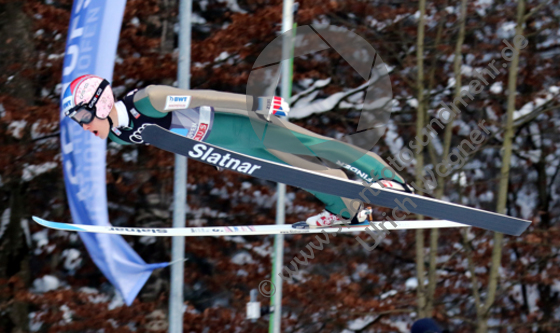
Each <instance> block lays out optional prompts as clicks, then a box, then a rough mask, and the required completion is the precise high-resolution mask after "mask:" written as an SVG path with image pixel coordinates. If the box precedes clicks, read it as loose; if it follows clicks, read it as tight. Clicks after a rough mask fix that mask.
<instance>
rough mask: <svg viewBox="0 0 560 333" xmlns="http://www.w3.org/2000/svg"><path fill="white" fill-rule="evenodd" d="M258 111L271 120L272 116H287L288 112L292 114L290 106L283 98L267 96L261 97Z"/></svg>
mask: <svg viewBox="0 0 560 333" xmlns="http://www.w3.org/2000/svg"><path fill="white" fill-rule="evenodd" d="M257 110H259V111H263V113H265V114H267V118H266V119H268V120H270V115H275V116H287V115H288V112H290V106H289V105H288V103H286V102H285V101H284V99H283V98H282V97H278V96H267V97H259V106H258V109H257Z"/></svg>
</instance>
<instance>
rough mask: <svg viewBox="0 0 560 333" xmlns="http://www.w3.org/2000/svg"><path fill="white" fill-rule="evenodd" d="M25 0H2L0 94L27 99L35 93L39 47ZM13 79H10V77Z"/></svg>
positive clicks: (0, 8)
mask: <svg viewBox="0 0 560 333" xmlns="http://www.w3.org/2000/svg"><path fill="white" fill-rule="evenodd" d="M24 4H25V2H24V1H7V2H0V36H2V37H1V38H0V45H1V46H0V79H1V80H2V81H4V80H6V83H4V82H3V83H2V84H0V94H8V95H10V96H12V97H16V98H21V99H23V100H26V101H29V100H31V98H30V96H35V92H34V85H33V77H28V76H26V73H34V72H35V69H34V64H35V61H33V58H34V57H35V56H34V55H35V48H34V44H33V38H32V34H31V29H32V22H31V19H30V18H29V17H28V16H27V15H26V14H25V13H24V12H23V5H24ZM8 79H9V80H8Z"/></svg>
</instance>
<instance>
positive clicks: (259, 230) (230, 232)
mask: <svg viewBox="0 0 560 333" xmlns="http://www.w3.org/2000/svg"><path fill="white" fill-rule="evenodd" d="M33 220H34V221H35V222H37V223H39V224H40V225H42V226H44V227H47V228H50V229H56V230H64V231H78V232H93V233H103V234H117V235H130V236H164V237H165V236H167V237H171V236H183V237H196V236H259V235H277V234H319V233H322V232H326V233H349V232H362V231H365V230H366V229H367V228H369V230H371V231H381V230H384V229H386V230H409V229H432V228H460V227H467V225H464V224H460V223H455V222H450V221H442V220H420V221H397V222H395V224H396V226H394V225H393V224H392V223H389V222H388V221H383V222H382V221H379V222H371V225H370V224H369V223H362V224H357V225H348V226H336V227H325V228H303V229H299V228H294V227H293V226H292V225H291V224H284V225H277V224H272V225H243V226H228V227H185V228H136V227H115V226H99V225H86V224H73V223H60V222H52V221H47V220H45V219H42V218H40V217H37V216H33ZM373 226H375V227H373ZM376 228H377V229H376Z"/></svg>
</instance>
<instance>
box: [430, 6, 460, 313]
mask: <svg viewBox="0 0 560 333" xmlns="http://www.w3.org/2000/svg"><path fill="white" fill-rule="evenodd" d="M466 16H467V0H461V16H460V18H459V35H458V37H457V43H456V44H455V58H454V64H453V71H454V74H455V97H457V96H461V62H462V61H461V60H462V58H463V57H462V52H461V49H462V47H463V41H464V40H465V21H466ZM452 129H453V120H450V121H449V123H448V124H447V126H446V127H445V136H444V141H443V152H442V155H441V158H442V161H445V160H447V155H448V154H449V147H450V146H451V133H452V131H451V130H452ZM434 163H435V161H434ZM444 182H445V177H442V176H441V175H440V174H439V173H438V175H437V187H436V192H435V197H436V199H441V197H442V196H443V191H444V189H445V187H444ZM438 237H439V229H437V228H436V229H432V230H431V232H430V258H429V263H430V266H429V269H428V288H427V291H426V294H427V295H426V313H427V315H428V316H431V315H432V312H433V310H434V299H435V291H436V285H437V276H436V264H437V261H436V259H437V246H438Z"/></svg>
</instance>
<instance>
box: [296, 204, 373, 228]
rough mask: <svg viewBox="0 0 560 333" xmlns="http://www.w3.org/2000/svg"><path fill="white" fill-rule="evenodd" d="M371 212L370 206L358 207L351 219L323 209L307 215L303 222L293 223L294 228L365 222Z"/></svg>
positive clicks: (326, 226)
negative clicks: (318, 212) (309, 215)
mask: <svg viewBox="0 0 560 333" xmlns="http://www.w3.org/2000/svg"><path fill="white" fill-rule="evenodd" d="M371 213H372V209H371V208H366V209H360V211H359V212H358V213H357V214H356V215H355V216H354V217H353V218H352V219H351V220H347V219H341V218H340V217H339V216H337V215H335V214H333V213H331V212H329V211H327V210H324V211H323V212H321V213H320V214H317V215H314V216H311V217H309V218H308V219H307V220H306V221H305V222H298V223H295V224H294V225H293V227H294V228H298V229H303V228H328V227H334V226H337V225H349V224H361V223H364V222H366V220H367V218H368V216H369V215H370V214H371Z"/></svg>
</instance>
